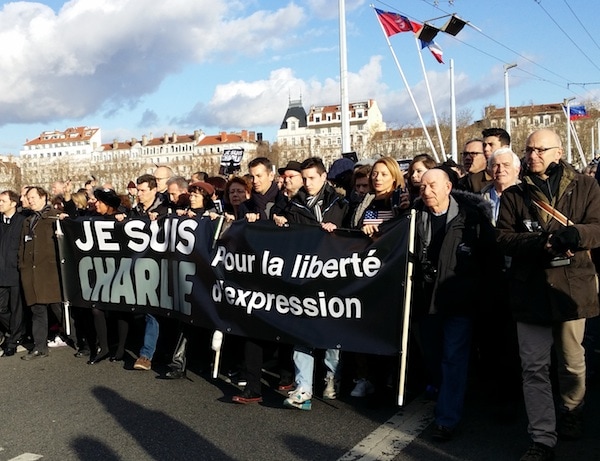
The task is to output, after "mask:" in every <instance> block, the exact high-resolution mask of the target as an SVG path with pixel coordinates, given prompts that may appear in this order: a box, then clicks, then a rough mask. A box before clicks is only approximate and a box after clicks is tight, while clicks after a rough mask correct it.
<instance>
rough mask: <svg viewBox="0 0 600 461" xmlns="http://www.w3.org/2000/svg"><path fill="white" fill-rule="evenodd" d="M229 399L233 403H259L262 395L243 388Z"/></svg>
mask: <svg viewBox="0 0 600 461" xmlns="http://www.w3.org/2000/svg"><path fill="white" fill-rule="evenodd" d="M231 400H232V401H233V402H235V403H243V404H248V403H260V402H262V395H260V394H257V393H256V392H252V391H251V390H250V389H244V392H242V393H241V394H240V395H234V396H233V397H232V398H231Z"/></svg>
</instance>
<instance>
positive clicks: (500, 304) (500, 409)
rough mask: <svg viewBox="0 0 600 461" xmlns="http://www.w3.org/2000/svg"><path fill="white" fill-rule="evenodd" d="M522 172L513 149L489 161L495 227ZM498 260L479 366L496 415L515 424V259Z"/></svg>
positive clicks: (480, 326)
mask: <svg viewBox="0 0 600 461" xmlns="http://www.w3.org/2000/svg"><path fill="white" fill-rule="evenodd" d="M520 170H521V160H520V159H519V157H517V155H516V154H515V153H514V152H513V151H512V150H511V149H510V148H509V147H501V148H499V149H497V150H495V151H494V152H493V153H492V154H491V155H490V158H489V159H488V161H487V171H489V172H490V174H491V176H492V182H491V183H490V184H488V185H487V186H485V187H484V188H483V189H482V190H481V195H482V196H483V198H484V200H486V201H488V202H490V203H491V205H492V224H494V225H496V220H497V219H498V210H499V209H500V201H501V200H500V199H501V198H502V195H503V193H504V191H505V190H507V189H508V188H509V187H512V186H514V185H516V184H519V183H520V182H521V181H520V180H519V172H520ZM490 252H496V250H495V248H490ZM490 254H492V253H490ZM495 256H496V257H497V258H498V260H499V261H504V265H499V266H498V267H497V268H495V269H494V271H493V272H492V273H490V274H489V277H492V278H493V279H494V280H495V282H494V294H493V295H489V296H487V298H486V299H485V301H486V305H487V307H488V308H487V309H481V310H480V311H479V312H478V316H477V318H476V327H475V332H476V333H475V342H476V344H477V349H478V354H477V357H478V360H479V364H478V365H479V368H480V373H481V376H482V378H483V379H484V383H485V386H486V388H488V389H489V397H490V399H491V402H490V403H491V404H492V411H493V414H494V416H495V417H496V418H497V419H498V420H500V421H511V420H513V419H514V418H515V417H516V414H517V408H518V402H520V400H521V395H522V392H521V378H520V375H521V365H520V362H519V347H518V344H517V331H516V326H515V321H514V320H513V319H512V316H511V313H510V311H509V310H508V309H506V306H507V305H508V299H507V296H506V293H507V291H508V284H507V280H506V277H505V270H506V268H508V267H510V261H511V259H510V257H509V256H504V257H502V255H500V254H499V253H498V254H496V255H495Z"/></svg>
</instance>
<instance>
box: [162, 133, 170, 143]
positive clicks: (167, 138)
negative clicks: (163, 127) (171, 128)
mask: <svg viewBox="0 0 600 461" xmlns="http://www.w3.org/2000/svg"><path fill="white" fill-rule="evenodd" d="M168 142H169V135H168V134H167V133H165V135H164V136H163V144H167V143H168Z"/></svg>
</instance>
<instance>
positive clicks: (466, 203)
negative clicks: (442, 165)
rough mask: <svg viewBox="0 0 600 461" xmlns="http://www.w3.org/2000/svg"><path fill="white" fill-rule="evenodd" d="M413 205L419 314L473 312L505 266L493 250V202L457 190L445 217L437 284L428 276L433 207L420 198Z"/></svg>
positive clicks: (416, 291)
mask: <svg viewBox="0 0 600 461" xmlns="http://www.w3.org/2000/svg"><path fill="white" fill-rule="evenodd" d="M414 208H415V209H416V211H417V221H416V233H417V236H416V249H415V251H416V255H417V258H416V259H417V261H416V264H415V276H414V284H415V285H414V289H415V301H414V306H415V309H414V311H415V314H416V315H418V314H426V313H429V314H436V313H441V314H445V315H474V314H476V313H477V312H478V310H480V309H484V308H485V306H484V305H482V300H483V299H486V298H487V297H488V296H489V294H490V292H489V291H488V290H489V289H488V286H490V285H491V283H493V276H492V274H493V273H494V271H496V270H498V267H499V266H500V265H501V259H500V257H499V253H497V252H496V250H495V231H494V227H493V226H492V224H491V207H490V204H489V203H488V202H486V201H485V200H484V199H483V198H482V197H481V196H479V195H475V194H472V193H468V192H463V191H453V192H452V194H451V196H450V206H449V208H448V212H447V217H446V233H445V235H444V238H443V241H442V246H441V249H440V254H439V260H438V264H437V267H436V268H435V269H436V271H437V273H436V275H435V280H434V282H433V283H428V282H427V281H426V280H425V277H424V271H426V270H428V268H427V267H426V265H427V261H426V252H425V250H426V246H427V244H428V242H429V241H430V238H431V236H430V235H428V229H429V225H428V222H429V219H430V212H429V211H428V209H427V207H426V206H425V204H424V203H423V201H422V200H421V199H417V200H416V202H415V206H414Z"/></svg>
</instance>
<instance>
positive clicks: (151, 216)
mask: <svg viewBox="0 0 600 461" xmlns="http://www.w3.org/2000/svg"><path fill="white" fill-rule="evenodd" d="M148 217H149V218H150V221H156V218H158V213H156V212H154V211H151V212H150V213H148Z"/></svg>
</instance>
